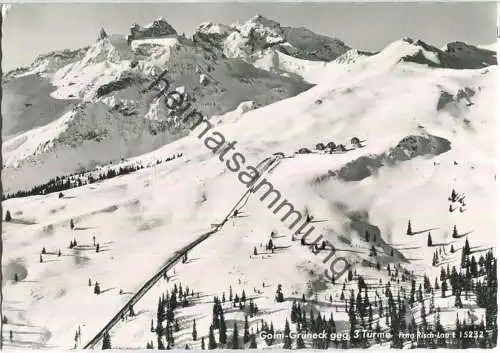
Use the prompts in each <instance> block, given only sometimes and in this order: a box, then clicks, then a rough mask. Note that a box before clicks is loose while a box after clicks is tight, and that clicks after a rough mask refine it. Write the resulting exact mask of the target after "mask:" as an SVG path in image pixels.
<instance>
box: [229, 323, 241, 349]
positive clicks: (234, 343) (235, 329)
mask: <svg viewBox="0 0 500 353" xmlns="http://www.w3.org/2000/svg"><path fill="white" fill-rule="evenodd" d="M239 348H240V347H239V337H238V325H237V324H236V321H235V322H234V325H233V339H232V341H231V349H239Z"/></svg>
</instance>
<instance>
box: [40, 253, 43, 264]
mask: <svg viewBox="0 0 500 353" xmlns="http://www.w3.org/2000/svg"><path fill="white" fill-rule="evenodd" d="M42 262H43V258H42V254H40V263H42Z"/></svg>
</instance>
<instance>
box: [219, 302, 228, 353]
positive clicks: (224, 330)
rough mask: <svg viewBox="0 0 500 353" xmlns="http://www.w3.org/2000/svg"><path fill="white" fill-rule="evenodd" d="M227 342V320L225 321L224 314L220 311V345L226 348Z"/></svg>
mask: <svg viewBox="0 0 500 353" xmlns="http://www.w3.org/2000/svg"><path fill="white" fill-rule="evenodd" d="M226 342H227V328H226V320H225V319H224V312H223V311H222V310H221V311H220V327H219V343H220V344H221V345H222V347H224V345H225V344H226Z"/></svg>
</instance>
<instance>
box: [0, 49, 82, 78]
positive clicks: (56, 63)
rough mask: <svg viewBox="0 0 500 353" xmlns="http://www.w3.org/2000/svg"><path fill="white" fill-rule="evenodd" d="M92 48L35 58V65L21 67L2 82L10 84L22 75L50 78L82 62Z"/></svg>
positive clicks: (56, 51)
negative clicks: (79, 61) (65, 67)
mask: <svg viewBox="0 0 500 353" xmlns="http://www.w3.org/2000/svg"><path fill="white" fill-rule="evenodd" d="M89 48H90V47H84V48H80V49H75V50H70V49H64V50H55V51H52V52H50V53H47V54H42V55H39V56H37V57H36V58H35V60H34V61H33V63H32V64H31V65H30V66H28V67H21V68H17V69H14V70H12V71H10V72H8V73H6V74H5V75H4V76H3V78H2V81H3V82H4V83H5V82H8V81H10V80H11V79H12V78H15V77H19V76H22V75H32V74H43V75H44V76H50V74H53V73H54V72H56V71H57V70H59V69H61V68H62V67H64V66H66V65H68V64H71V63H74V62H76V61H78V60H81V59H82V58H83V57H84V56H85V54H86V52H87V50H88V49H89Z"/></svg>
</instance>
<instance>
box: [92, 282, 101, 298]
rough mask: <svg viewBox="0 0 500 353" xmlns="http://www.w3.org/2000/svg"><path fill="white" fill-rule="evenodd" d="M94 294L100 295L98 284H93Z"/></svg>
mask: <svg viewBox="0 0 500 353" xmlns="http://www.w3.org/2000/svg"><path fill="white" fill-rule="evenodd" d="M94 294H98V295H99V294H101V287H100V286H99V283H97V282H96V283H95V285H94Z"/></svg>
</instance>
